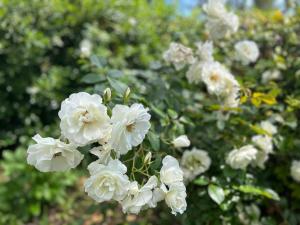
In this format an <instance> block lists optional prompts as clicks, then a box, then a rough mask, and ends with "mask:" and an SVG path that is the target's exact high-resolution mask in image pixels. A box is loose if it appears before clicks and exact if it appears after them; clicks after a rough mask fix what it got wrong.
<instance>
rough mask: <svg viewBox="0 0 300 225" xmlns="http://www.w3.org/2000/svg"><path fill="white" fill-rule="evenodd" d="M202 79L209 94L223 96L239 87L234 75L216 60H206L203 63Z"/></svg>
mask: <svg viewBox="0 0 300 225" xmlns="http://www.w3.org/2000/svg"><path fill="white" fill-rule="evenodd" d="M202 80H203V82H204V83H205V84H206V86H207V90H208V92H209V93H210V94H215V95H218V96H223V97H225V96H228V95H229V94H231V93H232V92H233V90H234V89H235V88H238V87H239V84H238V82H237V81H236V79H235V78H234V76H233V75H232V74H231V73H229V72H228V70H227V69H226V68H225V67H224V66H223V65H221V64H220V63H218V62H207V63H205V64H204V65H203V70H202Z"/></svg>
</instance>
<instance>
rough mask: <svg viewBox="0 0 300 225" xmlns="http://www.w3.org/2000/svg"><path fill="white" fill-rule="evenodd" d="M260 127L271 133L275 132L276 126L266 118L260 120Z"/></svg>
mask: <svg viewBox="0 0 300 225" xmlns="http://www.w3.org/2000/svg"><path fill="white" fill-rule="evenodd" d="M260 127H261V128H262V129H263V130H265V131H267V132H268V133H269V134H271V135H274V134H276V133H277V127H276V126H275V125H274V124H272V123H271V122H270V121H268V120H265V121H262V122H261V123H260Z"/></svg>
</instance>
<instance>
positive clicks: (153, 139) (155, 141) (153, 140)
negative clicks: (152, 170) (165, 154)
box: [147, 131, 160, 151]
mask: <svg viewBox="0 0 300 225" xmlns="http://www.w3.org/2000/svg"><path fill="white" fill-rule="evenodd" d="M147 137H148V140H149V142H150V145H151V147H152V148H153V149H154V150H155V151H158V150H159V149H160V139H159V136H158V135H157V134H155V133H153V132H151V131H150V132H149V133H148V134H147Z"/></svg>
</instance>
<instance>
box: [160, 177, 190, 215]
mask: <svg viewBox="0 0 300 225" xmlns="http://www.w3.org/2000/svg"><path fill="white" fill-rule="evenodd" d="M161 189H162V190H163V192H164V193H165V202H166V204H167V205H168V206H169V207H170V208H171V209H172V214H174V215H176V214H177V213H179V214H182V213H184V211H185V210H186V207H187V204H186V188H185V186H184V184H183V183H182V182H177V183H173V184H171V185H170V186H169V188H167V187H166V186H165V185H162V186H161Z"/></svg>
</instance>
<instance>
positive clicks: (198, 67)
mask: <svg viewBox="0 0 300 225" xmlns="http://www.w3.org/2000/svg"><path fill="white" fill-rule="evenodd" d="M202 69H203V62H200V61H195V62H194V63H193V64H192V65H191V66H190V67H189V69H188V71H187V72H186V78H187V79H188V82H189V83H190V84H192V83H195V84H198V83H199V82H200V81H201V78H202V77H201V76H202Z"/></svg>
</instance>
